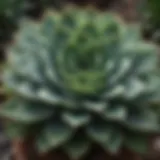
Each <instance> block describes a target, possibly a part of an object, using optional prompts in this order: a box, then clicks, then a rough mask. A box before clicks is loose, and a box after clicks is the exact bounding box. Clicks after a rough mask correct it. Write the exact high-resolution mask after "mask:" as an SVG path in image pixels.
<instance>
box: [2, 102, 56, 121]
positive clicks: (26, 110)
mask: <svg viewBox="0 0 160 160" xmlns="http://www.w3.org/2000/svg"><path fill="white" fill-rule="evenodd" d="M53 113H54V111H53V110H51V108H49V107H48V106H46V105H44V104H42V103H34V102H33V103H31V102H27V101H25V100H20V99H12V100H10V101H9V102H7V103H6V105H4V107H3V108H2V109H1V110H0V115H1V116H4V117H6V118H9V119H12V120H14V121H20V122H23V123H37V122H39V121H44V120H46V119H48V118H50V117H51V116H52V115H53Z"/></svg>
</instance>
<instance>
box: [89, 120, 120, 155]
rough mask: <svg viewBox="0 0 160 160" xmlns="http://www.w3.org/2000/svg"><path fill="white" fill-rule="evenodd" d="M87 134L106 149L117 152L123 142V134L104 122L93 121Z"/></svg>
mask: <svg viewBox="0 0 160 160" xmlns="http://www.w3.org/2000/svg"><path fill="white" fill-rule="evenodd" d="M87 134H88V136H89V137H90V138H92V139H93V141H95V142H97V143H98V144H100V145H101V146H102V147H103V148H104V149H105V150H108V151H110V152H112V153H115V152H117V151H118V150H119V148H120V147H121V144H122V140H123V138H122V134H121V133H120V132H119V131H118V130H117V129H114V128H113V127H112V126H111V125H108V124H105V123H104V122H98V123H95V124H94V123H92V124H90V125H89V126H88V127H87Z"/></svg>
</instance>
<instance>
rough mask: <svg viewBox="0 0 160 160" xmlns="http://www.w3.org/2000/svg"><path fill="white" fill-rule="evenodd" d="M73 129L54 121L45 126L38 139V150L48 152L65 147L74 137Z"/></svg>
mask: <svg viewBox="0 0 160 160" xmlns="http://www.w3.org/2000/svg"><path fill="white" fill-rule="evenodd" d="M72 133H73V131H72V129H71V128H70V127H69V126H67V125H66V124H65V123H63V122H60V121H56V120H53V122H52V123H50V124H49V125H47V126H45V127H44V128H43V129H42V132H41V133H40V135H39V136H38V138H37V143H36V145H37V148H38V150H39V151H40V152H47V151H49V150H50V149H55V148H57V147H60V146H61V145H64V143H66V142H67V141H68V140H70V138H71V137H72Z"/></svg>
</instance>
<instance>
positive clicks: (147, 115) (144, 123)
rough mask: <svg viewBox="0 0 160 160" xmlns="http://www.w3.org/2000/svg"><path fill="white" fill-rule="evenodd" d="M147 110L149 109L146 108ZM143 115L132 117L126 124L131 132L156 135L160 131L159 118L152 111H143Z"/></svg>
mask: <svg viewBox="0 0 160 160" xmlns="http://www.w3.org/2000/svg"><path fill="white" fill-rule="evenodd" d="M146 110H147V108H146ZM141 112H142V113H137V114H132V115H130V117H129V119H128V121H127V122H125V123H126V124H127V126H128V128H130V129H131V130H135V131H139V132H142V133H144V132H145V133H150V132H151V133H154V132H159V131H160V126H159V121H158V116H157V115H156V114H155V113H154V112H152V111H141Z"/></svg>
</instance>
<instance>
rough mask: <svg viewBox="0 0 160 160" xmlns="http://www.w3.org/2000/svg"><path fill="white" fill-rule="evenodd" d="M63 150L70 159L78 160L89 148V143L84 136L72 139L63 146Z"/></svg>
mask: <svg viewBox="0 0 160 160" xmlns="http://www.w3.org/2000/svg"><path fill="white" fill-rule="evenodd" d="M64 148H65V150H66V152H67V153H68V155H69V156H70V158H71V159H74V160H79V159H80V158H82V156H84V155H85V154H86V152H87V151H88V150H89V148H90V142H89V141H88V139H86V137H85V136H84V135H81V134H79V136H76V137H74V138H73V139H72V140H71V141H69V142H68V143H67V144H66V145H65V147H64Z"/></svg>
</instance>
